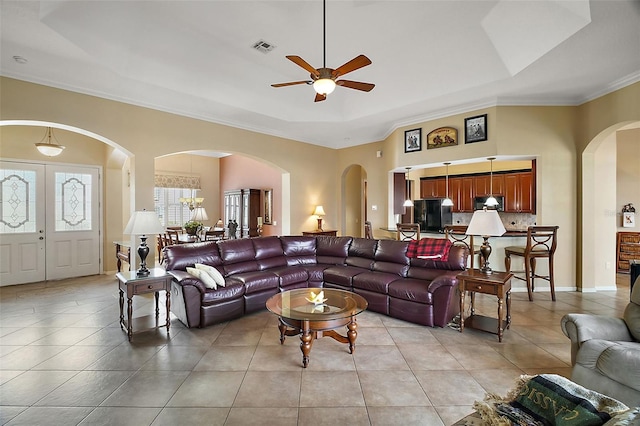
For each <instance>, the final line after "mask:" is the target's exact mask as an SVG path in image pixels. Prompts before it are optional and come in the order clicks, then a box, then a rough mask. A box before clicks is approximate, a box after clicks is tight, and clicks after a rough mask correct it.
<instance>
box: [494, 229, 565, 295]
mask: <svg viewBox="0 0 640 426" xmlns="http://www.w3.org/2000/svg"><path fill="white" fill-rule="evenodd" d="M557 233H558V226H530V227H529V228H527V246H526V247H505V249H504V254H505V258H504V266H505V268H506V269H507V272H513V273H514V274H515V273H522V272H524V274H525V278H522V277H518V276H516V275H514V276H513V278H517V279H519V280H523V281H526V282H527V291H528V292H529V301H533V290H534V280H535V279H536V278H542V279H543V280H547V281H549V285H550V287H551V300H553V301H554V302H555V300H556V290H555V287H554V282H553V254H554V253H555V252H556V244H557V238H556V237H557ZM512 255H513V256H521V257H524V271H511V256H512ZM540 257H542V258H544V257H546V258H547V259H549V275H537V274H536V259H537V258H540Z"/></svg>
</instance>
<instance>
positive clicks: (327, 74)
mask: <svg viewBox="0 0 640 426" xmlns="http://www.w3.org/2000/svg"><path fill="white" fill-rule="evenodd" d="M326 9H327V4H326V0H323V1H322V23H323V51H322V54H323V57H322V68H319V69H315V68H314V67H312V66H311V65H309V64H308V63H307V62H306V61H305V60H304V59H302V58H301V57H300V56H295V55H288V56H286V58H287V59H289V60H290V61H291V62H293V63H294V64H296V65H298V66H300V67H302V68H304V69H305V70H307V71H309V73H311V74H310V76H311V80H301V81H291V82H288V83H277V84H272V85H271V86H272V87H285V86H294V85H296V84H312V85H313V89H314V90H315V91H316V98H315V100H314V102H320V101H324V100H325V99H327V95H328V94H330V93H331V92H333V90H334V89H335V88H336V85H337V86H342V87H347V88H349V89H356V90H361V91H363V92H370V91H371V90H372V89H373V88H374V87H375V84H371V83H362V82H360V81H352V80H336V79H337V78H338V77H341V76H343V75H345V74H347V73H349V72H351V71H355V70H357V69H360V68H362V67H366V66H367V65H370V64H371V60H370V59H369V58H367V57H366V56H364V55H358V56H356V57H355V58H353V59H352V60H350V61H349V62H347V63H345V64H343V65H341V66H339V67H338V68H336V69H333V68H327V11H326Z"/></svg>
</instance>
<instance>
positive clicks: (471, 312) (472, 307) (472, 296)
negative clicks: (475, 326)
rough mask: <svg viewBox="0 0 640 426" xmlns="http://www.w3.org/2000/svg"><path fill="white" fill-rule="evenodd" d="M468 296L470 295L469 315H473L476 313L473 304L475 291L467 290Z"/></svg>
mask: <svg viewBox="0 0 640 426" xmlns="http://www.w3.org/2000/svg"><path fill="white" fill-rule="evenodd" d="M469 293H470V296H471V305H470V308H471V310H470V314H471V316H473V315H475V313H476V308H475V304H476V292H475V291H471V292H469Z"/></svg>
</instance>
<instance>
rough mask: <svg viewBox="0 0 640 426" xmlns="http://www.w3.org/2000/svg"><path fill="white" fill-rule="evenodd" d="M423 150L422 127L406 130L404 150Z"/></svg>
mask: <svg viewBox="0 0 640 426" xmlns="http://www.w3.org/2000/svg"><path fill="white" fill-rule="evenodd" d="M415 151H422V129H413V130H405V132H404V152H415Z"/></svg>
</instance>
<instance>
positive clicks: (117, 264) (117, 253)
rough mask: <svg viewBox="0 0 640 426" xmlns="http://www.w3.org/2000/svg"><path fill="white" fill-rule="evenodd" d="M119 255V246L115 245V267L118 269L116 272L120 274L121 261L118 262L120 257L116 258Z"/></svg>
mask: <svg viewBox="0 0 640 426" xmlns="http://www.w3.org/2000/svg"><path fill="white" fill-rule="evenodd" d="M119 254H120V244H116V259H117V262H116V266H117V267H118V272H120V268H122V261H121V260H120V256H118V255H119Z"/></svg>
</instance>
